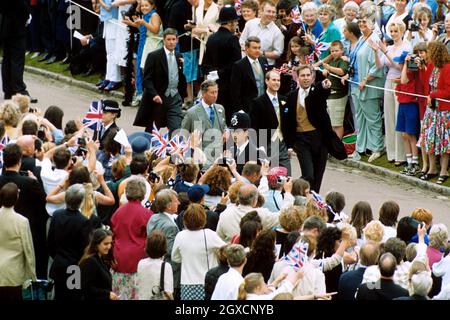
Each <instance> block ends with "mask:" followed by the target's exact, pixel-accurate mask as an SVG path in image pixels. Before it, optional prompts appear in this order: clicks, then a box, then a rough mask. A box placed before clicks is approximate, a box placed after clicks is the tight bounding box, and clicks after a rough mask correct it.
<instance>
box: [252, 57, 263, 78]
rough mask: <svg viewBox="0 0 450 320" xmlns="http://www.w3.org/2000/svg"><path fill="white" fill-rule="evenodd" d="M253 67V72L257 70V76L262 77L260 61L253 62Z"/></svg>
mask: <svg viewBox="0 0 450 320" xmlns="http://www.w3.org/2000/svg"><path fill="white" fill-rule="evenodd" d="M252 65H253V70H255V72H256V74H257V75H258V76H260V75H261V70H260V69H259V63H258V61H257V60H255V61H253V63H252Z"/></svg>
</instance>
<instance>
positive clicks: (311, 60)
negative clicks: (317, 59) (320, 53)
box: [305, 52, 314, 64]
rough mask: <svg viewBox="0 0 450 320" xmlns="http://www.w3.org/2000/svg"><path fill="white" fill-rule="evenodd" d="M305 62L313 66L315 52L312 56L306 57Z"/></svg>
mask: <svg viewBox="0 0 450 320" xmlns="http://www.w3.org/2000/svg"><path fill="white" fill-rule="evenodd" d="M305 62H306V64H313V63H314V52H313V53H311V54H310V55H307V56H305Z"/></svg>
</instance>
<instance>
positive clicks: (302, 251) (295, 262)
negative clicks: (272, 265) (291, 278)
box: [284, 240, 308, 271]
mask: <svg viewBox="0 0 450 320" xmlns="http://www.w3.org/2000/svg"><path fill="white" fill-rule="evenodd" d="M307 259H308V243H307V242H304V241H302V240H300V241H298V242H297V243H296V244H294V246H293V247H292V249H291V251H290V252H289V253H288V254H287V255H286V256H285V257H284V260H285V261H286V262H287V263H288V264H289V265H290V266H291V267H293V268H294V270H295V271H298V269H300V268H301V267H303V266H304V265H305V262H306V261H307Z"/></svg>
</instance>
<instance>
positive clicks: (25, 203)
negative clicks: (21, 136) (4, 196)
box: [0, 143, 48, 279]
mask: <svg viewBox="0 0 450 320" xmlns="http://www.w3.org/2000/svg"><path fill="white" fill-rule="evenodd" d="M3 163H4V168H3V173H2V175H1V176H0V188H1V187H3V186H4V185H5V184H7V183H8V182H14V183H15V184H16V185H17V187H18V188H19V190H20V193H19V199H18V200H17V203H16V205H15V206H14V210H15V211H16V212H17V213H20V214H21V215H23V216H24V217H26V218H27V219H28V221H29V222H30V229H31V235H32V236H33V247H34V253H35V255H36V275H37V277H38V278H39V279H46V278H47V260H48V254H47V244H46V234H45V231H46V224H47V219H48V214H47V211H46V210H45V198H46V195H45V192H44V189H43V188H42V186H40V185H39V183H38V181H37V179H36V177H34V176H33V174H30V173H28V176H25V175H21V174H19V170H20V166H21V164H22V149H21V148H20V146H19V145H17V144H15V143H11V144H8V145H6V146H5V148H4V149H3Z"/></svg>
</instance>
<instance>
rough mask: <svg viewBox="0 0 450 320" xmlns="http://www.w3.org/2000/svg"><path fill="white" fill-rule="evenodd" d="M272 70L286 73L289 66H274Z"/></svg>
mask: <svg viewBox="0 0 450 320" xmlns="http://www.w3.org/2000/svg"><path fill="white" fill-rule="evenodd" d="M273 70H274V71H276V72H278V73H288V72H289V67H288V66H281V67H280V68H279V69H277V68H274V69H273Z"/></svg>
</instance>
